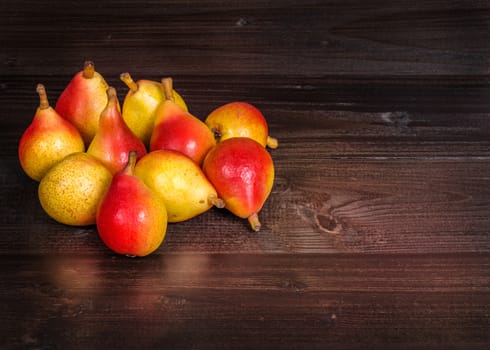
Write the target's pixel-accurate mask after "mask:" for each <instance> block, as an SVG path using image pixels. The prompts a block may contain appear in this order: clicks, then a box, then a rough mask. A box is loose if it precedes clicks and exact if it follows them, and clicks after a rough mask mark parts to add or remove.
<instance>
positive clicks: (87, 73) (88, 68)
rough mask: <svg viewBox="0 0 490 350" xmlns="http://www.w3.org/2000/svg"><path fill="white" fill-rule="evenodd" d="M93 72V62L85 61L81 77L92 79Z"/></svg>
mask: <svg viewBox="0 0 490 350" xmlns="http://www.w3.org/2000/svg"><path fill="white" fill-rule="evenodd" d="M94 74H95V64H94V62H92V61H85V62H84V64H83V73H82V75H83V77H84V78H85V79H92V78H93V77H94Z"/></svg>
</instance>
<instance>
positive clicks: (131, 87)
mask: <svg viewBox="0 0 490 350" xmlns="http://www.w3.org/2000/svg"><path fill="white" fill-rule="evenodd" d="M119 79H121V80H122V81H123V83H124V84H126V85H127V87H128V88H129V90H131V91H132V92H136V91H138V84H136V83H135V81H134V80H133V78H132V77H131V75H130V74H129V73H128V72H125V73H121V75H120V76H119Z"/></svg>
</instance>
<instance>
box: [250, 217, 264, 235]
mask: <svg viewBox="0 0 490 350" xmlns="http://www.w3.org/2000/svg"><path fill="white" fill-rule="evenodd" d="M248 222H249V223H250V226H251V227H252V230H254V231H255V232H259V231H260V228H261V227H262V224H261V223H260V221H259V215H258V214H257V213H253V214H252V215H250V216H249V217H248Z"/></svg>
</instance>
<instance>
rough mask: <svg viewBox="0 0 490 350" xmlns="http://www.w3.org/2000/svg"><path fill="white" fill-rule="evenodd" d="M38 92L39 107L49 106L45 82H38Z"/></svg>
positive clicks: (45, 107)
mask: <svg viewBox="0 0 490 350" xmlns="http://www.w3.org/2000/svg"><path fill="white" fill-rule="evenodd" d="M36 92H37V93H38V94H39V108H40V109H47V108H49V101H48V95H47V94H46V88H45V87H44V85H43V84H37V86H36Z"/></svg>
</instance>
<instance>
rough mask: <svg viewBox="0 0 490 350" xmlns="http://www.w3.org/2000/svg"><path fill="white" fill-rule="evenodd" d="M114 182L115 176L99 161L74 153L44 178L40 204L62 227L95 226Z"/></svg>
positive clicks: (40, 190) (40, 186)
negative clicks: (101, 201) (100, 204)
mask: <svg viewBox="0 0 490 350" xmlns="http://www.w3.org/2000/svg"><path fill="white" fill-rule="evenodd" d="M111 180H112V174H111V172H110V171H109V170H108V169H107V168H106V167H105V166H104V165H103V164H102V163H101V162H100V161H99V160H97V159H96V158H94V157H92V156H91V155H89V154H87V153H85V152H77V153H72V154H70V155H68V156H66V157H65V158H63V159H62V160H61V161H59V162H58V163H56V164H55V165H54V166H53V167H52V168H51V169H49V170H48V172H47V173H46V175H45V176H44V177H43V178H42V180H41V182H40V183H39V187H38V196H39V201H40V203H41V206H42V208H43V209H44V211H45V212H46V213H47V214H48V215H49V216H50V217H51V218H53V219H54V220H56V221H58V222H60V223H62V224H66V225H73V226H86V225H93V224H95V216H96V212H97V207H98V205H99V202H100V200H101V199H102V196H103V195H104V194H105V192H106V191H107V190H108V188H109V186H110V184H111Z"/></svg>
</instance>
